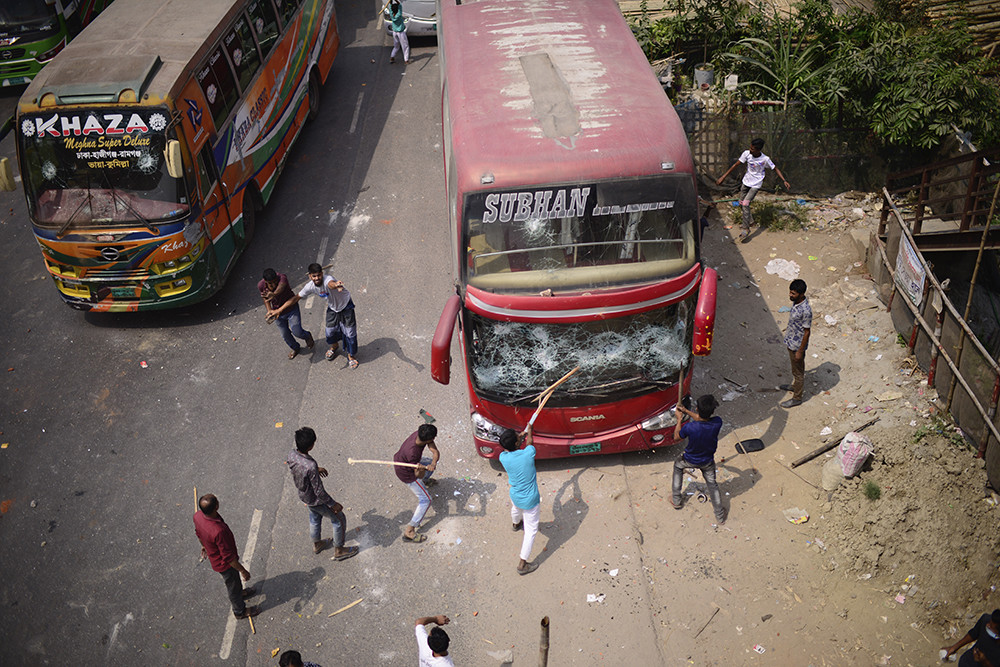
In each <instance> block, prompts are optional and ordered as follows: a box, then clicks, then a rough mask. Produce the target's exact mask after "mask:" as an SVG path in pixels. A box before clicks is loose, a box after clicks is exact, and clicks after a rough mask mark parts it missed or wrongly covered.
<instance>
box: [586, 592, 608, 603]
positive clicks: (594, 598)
mask: <svg viewBox="0 0 1000 667" xmlns="http://www.w3.org/2000/svg"><path fill="white" fill-rule="evenodd" d="M605 597H607V596H606V595H604V593H600V594H597V595H595V594H593V593H587V602H597V603H598V604H600V603H601V602H604V598H605Z"/></svg>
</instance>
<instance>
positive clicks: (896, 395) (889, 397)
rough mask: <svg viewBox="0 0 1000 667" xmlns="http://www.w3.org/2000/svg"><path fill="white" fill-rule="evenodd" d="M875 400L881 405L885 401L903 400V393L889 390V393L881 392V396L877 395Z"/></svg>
mask: <svg viewBox="0 0 1000 667" xmlns="http://www.w3.org/2000/svg"><path fill="white" fill-rule="evenodd" d="M875 398H877V399H878V400H880V401H882V402H883V403H885V402H886V401H895V400H897V399H900V398H903V392H901V391H895V390H889V391H885V392H882V393H881V394H879V395H878V396H876V397H875Z"/></svg>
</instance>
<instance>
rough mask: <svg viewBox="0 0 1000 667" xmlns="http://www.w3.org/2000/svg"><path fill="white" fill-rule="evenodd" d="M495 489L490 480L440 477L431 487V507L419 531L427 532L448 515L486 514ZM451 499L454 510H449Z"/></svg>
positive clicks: (495, 486)
mask: <svg viewBox="0 0 1000 667" xmlns="http://www.w3.org/2000/svg"><path fill="white" fill-rule="evenodd" d="M496 489H497V485H496V484H493V483H492V482H481V481H479V480H478V479H474V478H471V477H470V478H464V477H442V478H441V479H439V480H438V484H437V485H436V486H434V487H433V488H432V489H431V496H432V499H431V508H430V509H429V510H428V511H427V517H424V522H423V523H422V524H420V532H425V533H429V532H430V531H431V529H432V528H434V526H436V525H437V524H438V523H440V522H441V521H443V520H444V519H445V518H447V517H450V516H486V505H487V503H488V502H489V499H490V494H492V493H493V492H494V491H496ZM452 501H454V503H455V511H454V512H451V511H449V503H451V502H452ZM411 516H412V515H411ZM428 517H429V518H428ZM404 521H405V520H404Z"/></svg>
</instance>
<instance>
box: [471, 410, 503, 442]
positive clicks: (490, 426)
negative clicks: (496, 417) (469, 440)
mask: <svg viewBox="0 0 1000 667" xmlns="http://www.w3.org/2000/svg"><path fill="white" fill-rule="evenodd" d="M472 427H473V429H474V431H475V434H476V437H477V438H480V439H482V440H490V441H492V442H500V434H501V433H503V432H504V429H503V428H501V427H499V426H497V425H496V424H494V423H493V422H491V421H490V420H489V419H487V418H486V417H484V416H482V415H481V414H479V413H478V412H473V413H472Z"/></svg>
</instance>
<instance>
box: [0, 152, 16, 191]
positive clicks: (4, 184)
mask: <svg viewBox="0 0 1000 667" xmlns="http://www.w3.org/2000/svg"><path fill="white" fill-rule="evenodd" d="M16 188H17V186H16V185H14V170H13V169H11V166H10V160H9V159H7V158H2V159H0V190H4V191H6V192H13V191H14V190H15V189H16Z"/></svg>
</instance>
